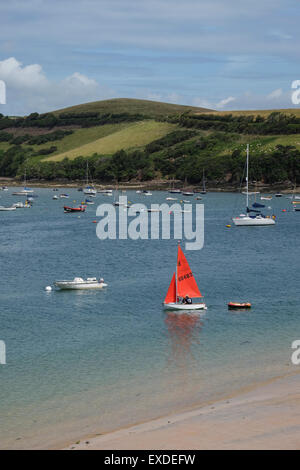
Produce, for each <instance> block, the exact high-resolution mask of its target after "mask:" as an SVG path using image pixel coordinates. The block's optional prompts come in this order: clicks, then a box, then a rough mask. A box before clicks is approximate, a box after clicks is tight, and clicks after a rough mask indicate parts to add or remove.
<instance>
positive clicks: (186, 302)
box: [163, 245, 207, 311]
mask: <svg viewBox="0 0 300 470" xmlns="http://www.w3.org/2000/svg"><path fill="white" fill-rule="evenodd" d="M193 298H199V299H200V298H203V296H202V294H201V292H200V290H199V288H198V286H197V283H196V280H195V278H194V276H193V273H192V270H191V268H190V266H189V264H188V262H187V260H186V257H185V255H184V253H183V251H182V249H181V247H180V246H179V245H178V255H177V267H176V272H175V273H174V274H173V277H172V280H171V284H170V287H169V289H168V292H167V295H166V298H165V300H164V303H163V306H164V308H165V309H167V310H187V311H188V310H206V309H207V307H206V305H205V303H204V302H200V303H194V304H193V303H192V299H193Z"/></svg>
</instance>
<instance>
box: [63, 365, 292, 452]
mask: <svg viewBox="0 0 300 470" xmlns="http://www.w3.org/2000/svg"><path fill="white" fill-rule="evenodd" d="M67 449H86V450H89V449H90V450H96V449H104V450H117V449H118V450H129V449H144V450H148V449H149V450H152V449H159V450H164V449H165V450H176V449H187V450H191V449H200V450H202V449H300V374H299V373H297V374H295V375H290V376H286V377H283V378H279V379H276V380H273V381H270V382H269V383H266V384H264V385H260V386H257V387H256V388H254V389H252V390H248V391H243V392H240V393H238V394H236V395H235V396H232V397H228V398H226V399H223V400H220V401H218V402H216V403H211V404H209V405H205V406H203V407H200V408H197V409H194V410H192V411H187V412H183V413H178V414H173V415H170V416H167V417H163V418H159V419H155V420H153V421H149V422H146V423H142V424H139V425H136V426H132V427H129V428H127V429H121V430H118V431H115V432H112V433H109V434H104V435H100V436H96V437H90V438H85V439H84V440H82V441H81V442H80V443H77V444H72V445H70V446H69V447H68V448H67Z"/></svg>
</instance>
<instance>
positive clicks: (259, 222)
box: [232, 217, 275, 226]
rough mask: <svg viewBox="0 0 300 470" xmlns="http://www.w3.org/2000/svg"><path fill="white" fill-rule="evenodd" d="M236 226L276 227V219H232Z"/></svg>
mask: <svg viewBox="0 0 300 470" xmlns="http://www.w3.org/2000/svg"><path fill="white" fill-rule="evenodd" d="M232 221H233V223H234V225H237V226H263V225H275V220H274V219H268V218H264V217H262V218H255V219H253V218H252V217H236V218H234V219H232Z"/></svg>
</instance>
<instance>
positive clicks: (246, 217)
mask: <svg viewBox="0 0 300 470" xmlns="http://www.w3.org/2000/svg"><path fill="white" fill-rule="evenodd" d="M246 183H247V186H246V192H245V193H243V194H246V196H247V203H246V214H240V216H239V217H233V219H232V221H233V223H234V225H236V226H266V225H275V219H274V217H272V218H271V217H265V216H264V215H263V214H262V213H261V211H260V210H256V208H260V207H262V208H263V207H264V206H263V205H262V204H258V203H254V204H253V205H252V207H253V209H250V208H249V196H250V195H251V194H259V193H257V192H256V193H249V144H247V175H246Z"/></svg>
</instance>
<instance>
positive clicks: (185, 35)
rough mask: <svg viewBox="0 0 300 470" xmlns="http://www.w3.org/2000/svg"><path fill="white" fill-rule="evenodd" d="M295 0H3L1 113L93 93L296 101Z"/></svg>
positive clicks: (228, 102)
mask: <svg viewBox="0 0 300 470" xmlns="http://www.w3.org/2000/svg"><path fill="white" fill-rule="evenodd" d="M299 13H300V2H299V0H272V1H271V0H260V1H259V0H252V1H251V2H249V1H245V0H185V1H184V2H182V1H177V0H147V1H144V0H59V1H58V0H51V1H50V0H26V1H25V0H10V2H6V3H4V2H1V3H0V80H4V81H5V83H6V86H7V104H6V105H0V112H2V113H4V114H27V113H30V112H33V111H38V112H45V111H50V110H52V109H57V108H61V107H64V106H68V105H73V104H78V103H83V102H86V101H94V100H98V99H99V100H100V99H108V98H117V97H129V98H141V99H152V100H157V101H166V102H173V103H180V104H188V105H195V106H197V105H198V106H205V107H209V108H214V109H224V110H229V109H265V108H268V109H272V108H278V107H286V108H287V107H289V108H290V107H294V106H295V105H293V104H292V102H291V83H292V81H294V80H297V79H300V70H299V58H300V44H299V29H300V28H299Z"/></svg>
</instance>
